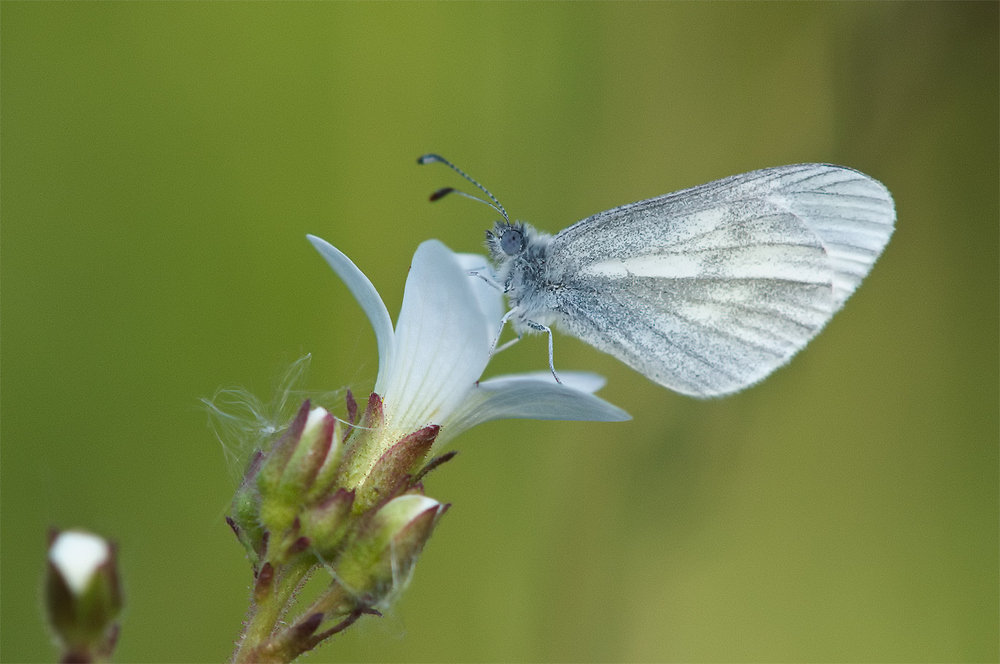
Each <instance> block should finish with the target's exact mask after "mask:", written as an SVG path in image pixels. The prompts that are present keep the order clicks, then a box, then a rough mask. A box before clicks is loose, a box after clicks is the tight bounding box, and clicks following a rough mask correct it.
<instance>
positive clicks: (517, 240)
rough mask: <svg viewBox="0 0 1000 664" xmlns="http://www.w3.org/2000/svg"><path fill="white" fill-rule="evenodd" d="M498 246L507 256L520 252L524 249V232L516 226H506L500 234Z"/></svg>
mask: <svg viewBox="0 0 1000 664" xmlns="http://www.w3.org/2000/svg"><path fill="white" fill-rule="evenodd" d="M500 248H501V249H503V252H504V253H505V254H507V255H508V256H514V255H516V254H519V253H521V250H522V249H524V234H523V233H521V231H519V230H517V229H516V228H508V229H507V230H505V231H504V232H503V235H501V236H500Z"/></svg>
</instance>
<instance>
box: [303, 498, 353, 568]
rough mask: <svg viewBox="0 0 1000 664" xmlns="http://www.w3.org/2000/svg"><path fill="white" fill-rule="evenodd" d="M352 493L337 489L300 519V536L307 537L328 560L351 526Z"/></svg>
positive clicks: (305, 512)
mask: <svg viewBox="0 0 1000 664" xmlns="http://www.w3.org/2000/svg"><path fill="white" fill-rule="evenodd" d="M353 505H354V492H353V491H348V490H347V489H338V490H337V491H335V492H334V493H332V494H330V495H329V496H327V497H326V498H324V499H323V500H321V501H320V502H318V503H316V504H315V505H311V506H309V507H308V508H306V509H305V511H303V513H302V516H301V517H300V521H301V529H302V535H303V536H304V537H308V538H309V541H310V542H311V544H312V547H313V548H314V549H315V550H316V551H317V552H318V553H319V554H320V556H322V557H323V558H328V557H330V556H332V555H333V554H334V553H335V552H336V550H337V549H338V548H339V546H340V543H341V540H342V539H343V537H344V534H345V533H346V532H347V528H348V526H349V525H350V524H351V520H350V517H351V507H352V506H353Z"/></svg>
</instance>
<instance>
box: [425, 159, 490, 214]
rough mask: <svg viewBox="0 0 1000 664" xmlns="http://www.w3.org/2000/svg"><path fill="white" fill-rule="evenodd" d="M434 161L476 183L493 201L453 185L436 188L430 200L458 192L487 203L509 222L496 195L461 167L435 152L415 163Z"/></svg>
mask: <svg viewBox="0 0 1000 664" xmlns="http://www.w3.org/2000/svg"><path fill="white" fill-rule="evenodd" d="M434 162H439V163H442V164H444V165H445V166H447V167H448V168H450V169H451V170H453V171H455V172H456V173H458V174H459V175H461V176H462V177H463V178H465V179H466V180H468V181H469V182H471V183H472V184H474V185H476V187H478V188H479V190H480V191H482V192H483V193H484V194H486V195H487V196H489V197H490V201H493V202H492V203H490V202H489V201H484V200H483V199H481V198H479V197H478V196H473V195H472V194H467V193H465V192H464V191H459V190H458V189H455V188H453V187H445V188H444V189H438V190H437V191H435V192H434V193H433V194H431V201H437V200H441V199H442V198H444V197H445V196H447V195H448V194H458V195H459V196H464V197H465V198H469V199H472V200H474V201H479V202H480V203H484V204H486V205H489V206H490V207H491V208H493V209H494V210H496V211H497V212H499V213H500V214H502V215H503V218H504V220H505V221H506V222H507V223H508V224H509V223H510V218H509V217H508V216H507V211H506V210H504V209H503V206H502V205H500V201H498V200H497V199H496V197H495V196H494V195H493V194H491V193H490V192H489V190H488V189H487V188H486V187H484V186H483V185H481V184H479V183H478V182H476V181H475V180H473V179H472V178H471V177H470V176H469V175H468V174H467V173H466V172H465V171H463V170H462V169H460V168H459V167H458V166H456V165H455V164H453V163H451V162H450V161H448V160H447V159H445V158H444V157H442V156H440V155H436V154H425V155H424V156H423V157H420V158H419V159H417V163H418V164H433V163H434Z"/></svg>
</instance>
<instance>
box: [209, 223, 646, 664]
mask: <svg viewBox="0 0 1000 664" xmlns="http://www.w3.org/2000/svg"><path fill="white" fill-rule="evenodd" d="M309 240H310V241H311V242H312V244H313V246H314V247H315V248H316V249H317V250H318V251H319V252H320V254H321V255H322V256H323V258H324V259H326V261H327V263H329V265H330V266H331V267H332V268H333V269H334V271H335V272H336V273H337V274H338V275H339V276H340V278H341V279H342V280H343V281H344V283H345V284H346V285H347V286H348V288H349V289H350V291H351V293H352V294H353V295H354V297H355V298H356V299H357V301H358V303H359V304H360V305H361V308H362V310H363V311H364V313H365V314H366V315H367V317H368V319H369V320H370V321H371V324H372V328H373V329H374V331H375V338H376V342H377V344H378V354H379V370H378V377H377V379H376V382H375V389H374V391H373V393H372V394H371V395H370V397H369V398H368V401H367V405H366V408H365V410H364V412H363V414H361V415H360V417H359V416H358V415H359V414H358V408H357V405H356V404H355V402H354V401H353V397H351V396H350V393H348V398H347V412H348V420H347V421H342V420H338V419H337V418H335V417H333V416H332V415H331V414H330V413H329V412H327V411H326V410H325V409H323V408H318V407H317V408H312V407H311V405H310V403H309V402H308V401H307V402H306V403H304V404H303V405H302V407H301V409H300V410H299V412H298V415H297V416H296V417H295V420H294V421H293V423H292V424H291V426H290V427H289V428H288V429H287V430H286V432H285V434H284V435H283V436H282V438H281V439H280V440H279V441H278V442H277V443H275V444H274V445H273V446H272V447H271V448H270V449H268V450H260V451H258V452H257V453H256V454H255V455H254V457H253V459H252V461H251V463H250V465H249V468H248V470H247V473H246V476H245V477H244V480H243V482H242V484H241V486H240V487H239V489H238V490H237V492H236V495H235V497H234V500H233V503H232V507H231V510H230V514H229V516H228V517H227V521H228V522H229V524H230V526H231V527H232V528H233V530H234V532H235V533H236V535H237V537H238V538H239V540H240V542H241V543H242V544H243V545H244V547H245V548H246V550H247V552H248V555H249V557H250V560H251V562H252V564H253V567H254V571H255V576H256V581H255V586H254V607H253V609H252V611H251V617H250V621H249V623H248V625H247V629H246V632H245V633H244V638H243V640H242V642H241V644H240V647H239V649H238V651H237V654H236V657H235V659H236V661H290V659H292V658H294V657H295V656H297V655H298V654H300V653H302V652H305V651H306V650H309V649H310V648H312V647H314V646H315V645H316V644H317V643H319V641H321V640H323V639H324V638H326V637H328V636H330V635H331V634H334V633H336V632H337V631H340V630H341V629H343V628H345V627H346V626H348V625H350V624H351V623H352V622H353V621H355V620H357V619H358V618H359V617H360V616H361V615H364V614H365V613H377V609H378V607H379V606H382V605H383V604H384V603H385V602H387V601H389V600H391V598H392V597H394V596H395V594H396V593H398V592H399V591H400V590H401V589H402V588H403V587H405V585H406V583H407V582H408V579H409V576H410V572H411V571H412V569H413V565H414V563H415V562H416V559H417V557H418V556H419V554H420V552H421V550H422V549H423V546H424V544H425V543H426V541H427V539H428V537H430V535H431V532H432V531H433V529H434V527H435V525H436V524H437V522H438V520H439V519H440V517H441V516H442V515H443V514H444V513H445V511H446V510H447V507H448V506H447V505H442V504H441V503H439V502H438V501H436V500H434V499H432V498H429V497H427V496H426V495H424V489H423V484H422V479H423V477H424V475H426V473H427V472H428V471H429V470H431V469H433V468H434V467H436V466H437V465H440V463H442V462H443V461H446V460H447V459H449V458H450V457H451V455H450V454H446V455H443V456H438V457H434V454H435V452H437V451H438V450H440V448H441V446H442V445H443V444H445V443H447V442H448V441H449V440H451V439H452V438H454V437H455V436H457V435H458V434H460V433H462V432H463V431H465V430H467V429H469V428H470V427H472V426H475V425H476V424H479V423H482V422H487V421H490V420H495V419H501V418H534V419H557V420H596V421H619V420H625V419H628V414H627V413H625V412H624V411H622V410H621V409H619V408H617V407H616V406H613V405H611V404H609V403H607V402H605V401H603V400H601V399H599V398H598V397H596V396H594V394H593V393H594V392H595V391H596V390H598V389H599V388H600V387H601V386H602V385H603V382H604V381H603V379H602V378H601V377H599V376H596V375H593V374H587V373H575V372H566V373H564V374H562V375H561V380H562V382H561V383H559V382H556V381H555V379H554V378H553V377H552V375H551V374H550V373H548V372H538V373H528V374H516V375H507V376H501V377H497V378H492V379H488V380H483V381H480V377H481V376H482V373H483V371H484V369H485V368H486V365H487V363H488V362H489V359H490V355H491V353H492V345H493V338H494V336H495V334H496V331H497V330H498V329H499V326H500V319H501V317H502V313H503V300H502V295H501V294H500V293H499V292H498V291H497V290H496V289H495V288H493V287H491V285H490V284H488V283H486V281H485V280H483V279H480V278H477V277H476V276H473V275H472V274H471V270H473V269H478V270H480V271H482V270H484V269H486V268H484V265H485V260H484V259H483V258H482V257H480V256H472V255H463V254H455V253H453V252H451V251H450V250H448V249H447V248H446V247H445V246H444V245H443V244H441V243H440V242H437V241H433V240H432V241H428V242H424V243H423V244H421V245H420V247H419V248H418V249H417V252H416V254H415V255H414V257H413V263H412V266H411V269H410V272H409V275H408V277H407V281H406V287H405V291H404V296H403V305H402V310H401V312H400V314H399V319H398V320H397V323H396V326H395V329H394V328H393V326H392V323H391V321H390V318H389V313H388V311H387V310H386V307H385V305H384V304H383V302H382V299H381V298H380V297H379V295H378V293H377V292H376V290H375V288H374V286H372V284H371V282H370V281H369V280H368V278H367V277H366V276H365V275H364V274H363V273H362V272H361V271H360V270H359V269H358V268H357V267H356V266H355V265H354V263H352V262H351V261H350V259H348V258H347V256H345V255H344V254H343V253H341V252H340V251H338V250H337V249H336V248H335V247H333V246H332V245H330V244H328V243H327V242H325V241H323V240H321V239H319V238H316V237H312V236H310V237H309ZM320 565H321V566H322V567H323V568H325V569H326V570H327V571H328V572H329V573H330V575H331V576H332V579H333V580H332V583H331V585H330V587H329V588H328V589H327V590H326V591H325V592H324V593H322V594H321V596H320V597H319V599H317V600H316V601H315V602H314V603H313V604H312V605H311V606H310V607H309V608H308V609H307V610H306V611H305V612H304V613H302V614H301V616H299V617H298V618H297V619H296V620H294V621H291V622H290V623H289V624H288V626H287V627H284V628H279V627H278V626H277V623H278V620H279V619H280V617H281V616H282V615H284V613H285V612H286V611H287V610H288V607H289V606H290V604H291V603H292V601H293V598H294V594H295V591H296V589H297V588H298V587H299V586H300V585H301V584H302V583H303V582H304V580H305V579H306V578H307V576H308V574H309V573H310V572H311V571H312V570H313V569H314V568H316V566H320ZM337 618H339V619H340V621H339V622H338V623H336V624H334V625H333V626H332V627H330V628H328V629H326V630H325V631H319V628H320V627H321V626H322V625H323V623H324V622H326V621H328V620H332V619H337Z"/></svg>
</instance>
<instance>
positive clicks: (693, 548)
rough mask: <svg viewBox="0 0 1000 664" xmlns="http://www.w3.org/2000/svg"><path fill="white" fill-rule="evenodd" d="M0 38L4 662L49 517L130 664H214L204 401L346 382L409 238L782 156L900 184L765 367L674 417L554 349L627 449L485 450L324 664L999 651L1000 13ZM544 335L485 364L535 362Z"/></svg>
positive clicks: (369, 344)
mask: <svg viewBox="0 0 1000 664" xmlns="http://www.w3.org/2000/svg"><path fill="white" fill-rule="evenodd" d="M0 11H2V25H0V44H2V58H0V86H2V94H0V119H2V123H0V147H2V150H0V179H2V181H0V214H2V226H0V249H2V260H0V284H2V292H0V295H2V318H0V333H2V355H0V361H2V362H0V370H2V371H0V389H2V409H0V435H2V466H0V473H2V477H0V479H2V481H0V501H2V522H0V523H2V526H0V537H2V542H0V544H2V558H0V572H2V602H0V622H2V625H3V629H2V640H0V658H2V659H3V660H4V661H45V660H51V659H52V658H53V657H54V650H53V649H52V648H51V646H50V644H49V643H48V636H47V634H46V631H45V629H44V628H43V626H42V623H41V620H40V603H39V599H38V594H39V592H38V591H39V589H40V586H41V575H42V570H43V559H44V551H45V534H46V529H47V528H48V527H49V526H50V525H55V526H60V527H73V526H82V527H87V528H91V529H94V530H96V531H97V532H100V533H103V534H105V535H108V536H111V537H113V538H115V539H116V540H117V541H118V542H119V543H120V546H121V562H122V565H123V568H124V572H123V573H124V580H125V583H126V591H127V596H128V603H129V607H128V611H127V614H126V615H125V618H124V625H123V632H122V637H121V642H120V647H119V651H118V659H119V660H120V661H129V662H141V661H157V662H164V661H176V662H200V661H221V660H224V659H225V658H226V657H227V656H228V654H229V652H230V650H231V643H232V641H233V640H234V639H235V638H236V637H237V635H238V633H239V628H240V620H241V618H242V615H243V611H244V609H245V606H246V601H247V589H248V586H249V582H250V572H249V568H248V565H247V564H246V562H245V560H244V557H243V553H242V550H241V548H240V547H239V546H238V544H237V543H236V541H235V538H233V536H232V534H231V533H230V532H229V529H228V528H227V527H226V525H225V523H224V522H223V519H222V516H223V513H224V510H225V508H226V506H227V503H228V500H229V497H230V496H231V493H232V490H233V488H234V486H233V482H232V472H231V468H230V467H229V464H228V463H227V461H226V455H225V454H224V452H223V449H222V448H221V446H220V445H219V443H218V441H217V440H216V439H215V438H214V436H213V434H212V432H211V430H210V429H209V427H208V426H207V416H206V413H205V411H204V409H203V408H202V407H201V406H200V404H199V401H198V399H199V397H203V396H211V395H212V394H213V393H214V392H215V391H216V389H217V388H219V387H223V386H229V385H241V386H244V387H246V388H247V389H249V390H250V391H252V392H254V393H255V394H258V395H259V396H261V397H263V398H265V399H266V398H268V397H269V396H270V395H271V392H272V389H273V386H274V383H275V381H276V380H277V379H278V378H279V377H280V376H281V374H282V373H283V371H284V370H285V368H286V367H287V366H288V364H289V363H290V362H292V361H293V360H295V359H296V358H298V357H299V356H300V355H303V354H305V353H312V354H313V364H312V369H311V372H310V374H309V378H308V381H307V385H306V386H307V387H308V388H310V389H315V390H334V389H339V388H342V387H347V386H349V387H351V388H352V389H354V390H355V392H361V393H363V392H365V390H366V389H369V388H370V387H371V385H372V383H373V381H374V377H375V371H376V368H377V361H376V354H375V344H374V339H373V336H372V334H371V331H370V329H369V327H368V324H367V322H366V320H365V319H364V317H363V316H362V315H361V313H360V311H359V309H358V307H357V306H356V304H355V303H354V302H353V300H352V299H351V297H350V295H349V294H348V292H347V290H346V289H345V288H344V287H343V285H342V284H340V282H339V281H338V280H337V279H336V278H335V277H334V275H333V274H332V273H331V272H330V270H329V269H328V268H327V267H326V265H325V264H324V262H323V261H322V260H321V259H320V257H319V256H318V255H316V253H315V252H314V251H313V250H312V248H311V247H310V246H309V244H308V243H307V242H306V240H305V237H304V236H305V234H306V233H314V234H317V235H320V236H322V237H324V238H326V239H327V240H329V241H331V242H332V243H334V244H336V245H337V246H338V247H340V248H341V249H342V250H344V251H345V252H346V253H347V254H348V255H349V256H351V257H352V258H353V259H354V261H355V262H356V263H357V264H358V265H359V266H360V267H361V268H362V269H363V270H364V271H365V272H366V273H367V274H368V275H369V277H370V278H371V280H372V281H373V282H374V284H375V285H376V287H377V288H378V289H379V290H380V292H381V293H382V295H383V297H384V298H385V300H386V303H387V305H388V308H389V310H390V312H392V313H393V315H395V312H396V311H398V307H399V303H400V301H401V298H402V289H403V282H404V279H405V276H406V272H407V266H408V262H409V259H410V256H411V255H412V252H413V251H414V249H415V248H416V246H417V245H418V244H419V243H420V242H421V241H422V240H424V239H427V238H431V237H436V238H440V239H441V240H443V241H444V242H445V243H446V244H448V245H449V246H450V247H452V248H453V249H456V250H462V251H476V250H479V249H480V248H481V239H482V233H483V230H484V229H485V228H487V227H488V226H489V224H490V223H491V222H492V220H493V218H494V215H493V213H492V212H490V211H489V210H488V209H487V208H485V207H483V206H480V205H476V204H473V203H469V202H466V201H462V200H461V199H454V200H450V199H449V200H446V201H442V202H441V203H439V204H436V205H430V204H428V203H427V195H428V194H429V193H430V192H431V191H433V190H435V189H437V188H438V187H442V186H446V185H459V184H460V181H459V180H457V178H456V177H455V176H453V174H451V173H449V172H448V171H447V170H446V169H444V168H441V167H418V166H416V164H415V159H416V157H417V156H418V155H420V154H423V153H425V152H431V151H434V152H439V153H441V154H443V155H445V156H446V157H448V158H450V159H452V160H454V161H455V162H456V163H457V164H458V165H460V166H461V167H462V168H464V169H466V170H467V171H469V172H470V173H471V174H472V175H473V176H474V177H476V178H478V179H479V180H480V181H481V182H483V183H484V184H485V185H486V186H487V187H489V188H490V189H491V190H492V191H493V193H494V194H496V195H497V196H498V197H499V198H500V200H501V201H502V202H503V204H504V205H505V206H506V208H507V210H509V211H510V212H511V213H512V215H514V216H516V217H518V218H522V219H526V220H528V221H530V222H532V223H534V224H536V225H537V226H539V227H541V228H543V229H545V230H548V231H551V232H555V231H557V230H559V229H561V228H564V227H565V226H568V225H569V224H571V223H573V222H575V221H577V220H579V219H581V218H583V217H585V216H587V215H590V214H592V213H595V212H599V211H601V210H604V209H607V208H610V207H613V206H616V205H620V204H623V203H628V202H632V201H635V200H639V199H642V198H648V197H651V196H654V195H658V194H662V193H665V192H668V191H673V190H676V189H680V188H683V187H687V186H691V185H695V184H699V183H702V182H706V181H709V180H713V179H716V178H719V177H723V176H726V175H731V174H735V173H740V172H743V171H747V170H751V169H755V168H761V167H765V166H775V165H780V164H786V163H795V162H802V161H828V162H834V163H841V164H845V165H848V166H852V167H854V168H857V169H860V170H862V171H864V172H866V173H868V174H870V175H872V176H874V177H876V178H877V179H879V180H881V181H882V182H884V183H885V184H886V185H887V186H888V187H889V189H890V190H891V191H892V193H893V194H894V196H895V198H896V203H897V209H898V222H897V224H898V225H897V232H896V235H895V237H894V238H893V239H892V241H891V242H890V244H889V247H888V249H887V251H886V253H885V255H884V256H883V257H882V259H881V260H880V261H879V262H878V264H877V265H876V266H875V268H874V270H873V272H872V274H871V276H870V277H869V279H868V280H867V281H866V283H865V284H864V286H863V287H862V288H861V289H860V290H859V291H858V293H857V294H856V295H855V296H854V298H853V299H852V300H851V301H850V302H849V303H848V305H847V306H846V308H845V310H844V311H843V312H842V313H840V314H839V315H838V316H837V317H836V318H835V319H834V320H833V322H832V323H831V324H830V325H829V326H828V327H827V329H826V330H825V331H824V332H823V334H821V335H820V336H819V338H817V339H816V341H814V342H813V343H812V344H811V345H810V346H809V348H808V349H807V350H806V351H805V352H803V353H801V354H800V355H799V356H798V357H796V358H795V360H794V361H793V362H792V363H791V365H790V366H788V367H787V368H785V369H782V370H781V371H778V372H777V373H776V374H775V375H774V376H772V377H771V378H770V379H769V380H767V381H766V382H765V383H763V384H761V385H759V386H757V387H755V388H753V389H751V390H748V391H746V392H745V393H742V394H739V395H737V396H734V397H731V398H727V399H721V400H715V401H706V402H700V401H695V400H692V399H689V398H685V397H681V396H678V395H676V394H673V393H671V392H668V391H667V390H664V389H662V388H660V387H657V386H655V385H653V384H652V383H650V382H649V381H647V380H646V379H644V378H643V377H641V376H640V375H638V374H636V373H634V372H632V371H630V370H629V369H627V368H625V367H624V366H623V365H620V364H619V363H618V362H616V361H615V360H613V359H611V358H609V357H606V356H603V355H601V354H600V353H598V352H597V351H594V350H592V349H590V348H589V347H587V346H586V345H584V344H583V343H581V342H578V341H576V340H574V339H571V338H569V337H565V336H562V337H557V338H556V364H557V366H559V367H562V368H563V369H590V370H594V371H599V372H601V373H603V374H605V375H607V376H608V377H609V383H608V386H607V388H605V390H604V391H603V392H602V396H604V397H605V398H607V399H608V400H610V401H612V402H614V403H616V404H619V405H621V406H623V407H624V408H626V409H627V410H629V411H630V412H631V413H632V414H633V416H634V418H635V419H634V420H633V421H632V422H629V423H626V424H580V423H538V422H509V421H508V422H498V423H493V424H490V425H487V426H483V427H481V428H478V429H475V430H473V431H471V432H469V433H468V434H466V435H465V436H464V437H463V438H462V439H460V440H459V441H457V443H456V445H455V447H457V448H458V449H459V450H461V454H460V455H459V457H458V458H457V459H456V460H455V461H454V462H452V463H450V464H448V465H447V466H446V467H444V468H442V469H441V470H440V471H438V472H437V473H435V474H434V475H433V476H431V478H430V479H429V482H428V491H429V493H430V495H432V496H435V497H437V498H439V499H441V500H443V501H447V502H451V503H454V508H453V509H452V510H451V511H450V512H449V513H448V516H447V518H446V519H445V520H444V521H443V522H442V523H441V525H440V526H439V528H438V531H437V532H436V534H435V536H434V538H433V539H432V541H431V542H430V544H429V545H428V547H427V549H426V551H425V554H424V556H423V559H422V560H421V562H420V565H419V566H418V568H417V570H416V574H415V577H414V581H413V584H412V586H411V587H410V589H409V590H408V592H407V593H406V594H405V596H404V598H403V599H402V601H401V602H400V603H399V604H398V606H397V607H396V610H395V612H394V614H393V615H391V616H388V617H387V618H386V619H384V620H382V621H377V620H375V619H367V622H364V621H363V624H361V625H360V626H359V627H358V628H355V629H354V631H353V632H349V633H348V634H346V635H344V636H343V637H342V638H339V639H338V640H336V641H335V642H334V643H333V644H332V645H327V646H325V647H323V648H322V649H321V650H320V651H318V652H317V653H315V654H313V655H311V656H310V657H309V660H310V661H382V660H385V661H427V662H430V661H454V662H458V661H609V660H622V661H669V660H685V661H997V659H998V657H1000V654H998V645H997V644H998V623H1000V616H998V585H1000V582H998V523H1000V514H998V491H1000V490H998V426H1000V423H998V403H1000V395H998V301H1000V294H998V228H1000V223H998V219H1000V213H998V181H1000V174H998V123H1000V121H998V98H1000V91H998V64H997V53H998V5H997V4H996V3H973V4H963V3H883V4H868V3H851V4H847V3H844V4H833V3H822V4H820V3H816V4H813V3H809V4H798V3H796V4H783V3H760V4H758V3H750V4H742V3H741V4H735V3H733V4H730V3H712V4H696V3H676V4H674V3H663V4H657V3H642V4H617V3H615V4H610V3H609V4H602V3H592V4H578V3H568V4H564V3H552V4H524V3H498V4H488V3H440V4H438V3H403V4H396V3H364V4H327V3H288V4H285V3H280V4H244V3H235V2H233V3H96V4H93V3H31V2H3V3H2V7H0ZM545 364H546V358H545V340H544V338H537V339H532V340H530V341H527V342H524V343H522V344H520V345H519V346H517V347H515V348H514V349H511V350H509V351H505V352H504V353H503V354H501V355H500V356H498V357H497V358H496V360H495V361H494V362H493V363H492V364H491V366H490V367H489V369H488V372H487V373H488V374H491V373H500V372H509V371H522V370H534V369H544V367H545Z"/></svg>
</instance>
